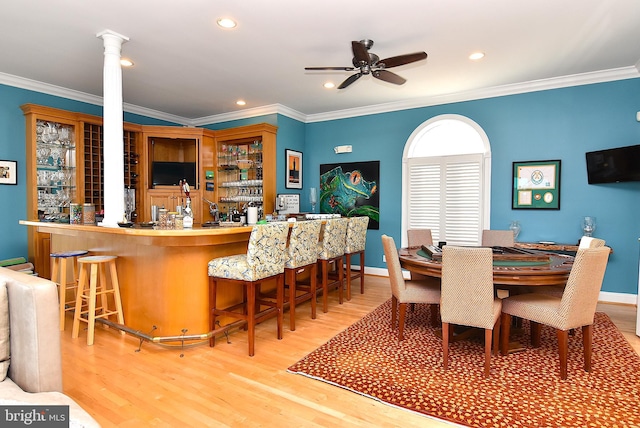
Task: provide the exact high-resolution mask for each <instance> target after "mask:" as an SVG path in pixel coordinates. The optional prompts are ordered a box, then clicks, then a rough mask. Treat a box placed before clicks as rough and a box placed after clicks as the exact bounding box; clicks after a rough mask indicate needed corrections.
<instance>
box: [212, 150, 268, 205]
mask: <svg viewBox="0 0 640 428" xmlns="http://www.w3.org/2000/svg"><path fill="white" fill-rule="evenodd" d="M217 158H218V177H219V178H218V183H219V184H218V186H219V189H218V190H219V198H218V202H219V205H220V210H221V211H222V213H223V215H224V214H229V213H230V212H234V211H238V212H242V211H244V209H245V208H246V207H247V206H256V207H258V211H259V212H262V206H263V201H264V196H263V180H262V179H263V168H262V166H263V164H262V162H263V156H262V141H261V140H259V139H256V140H253V141H248V142H225V143H224V144H222V143H220V144H219V145H218V156H217Z"/></svg>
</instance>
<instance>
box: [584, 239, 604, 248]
mask: <svg viewBox="0 0 640 428" xmlns="http://www.w3.org/2000/svg"><path fill="white" fill-rule="evenodd" d="M604 244H605V241H604V239H598V238H593V237H591V236H583V237H582V238H580V245H578V249H583V248H599V247H604Z"/></svg>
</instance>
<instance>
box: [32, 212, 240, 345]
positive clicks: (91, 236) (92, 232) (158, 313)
mask: <svg viewBox="0 0 640 428" xmlns="http://www.w3.org/2000/svg"><path fill="white" fill-rule="evenodd" d="M20 224H22V225H26V226H29V227H33V228H35V229H37V231H39V232H42V233H49V234H51V252H58V251H68V250H82V249H84V250H89V251H90V252H91V254H93V255H100V254H112V255H115V256H118V259H117V261H116V265H117V268H118V279H119V282H120V291H121V295H122V304H123V310H124V320H125V324H126V325H127V327H129V328H132V329H134V330H139V331H141V332H143V333H150V332H151V331H152V329H153V327H154V326H156V328H157V329H156V330H155V331H154V332H153V334H154V335H156V336H172V335H180V334H182V330H183V329H187V332H186V334H188V335H191V334H202V333H207V332H208V331H209V313H208V310H209V308H208V305H209V277H208V275H207V263H208V262H209V260H211V259H213V258H216V257H222V256H228V255H232V254H242V253H246V251H247V244H248V242H249V235H250V233H251V229H252V228H251V227H250V226H243V227H213V228H199V227H194V228H193V229H185V230H154V229H151V228H109V227H100V226H89V225H70V224H60V223H47V222H40V221H24V220H23V221H20ZM241 296H242V294H241V290H240V289H239V288H238V289H233V288H230V289H227V290H223V292H222V293H221V294H219V297H218V299H219V301H220V299H222V301H221V303H222V304H225V303H227V302H226V301H228V302H230V303H232V302H234V301H237V300H239V299H240V298H241ZM223 325H224V322H223Z"/></svg>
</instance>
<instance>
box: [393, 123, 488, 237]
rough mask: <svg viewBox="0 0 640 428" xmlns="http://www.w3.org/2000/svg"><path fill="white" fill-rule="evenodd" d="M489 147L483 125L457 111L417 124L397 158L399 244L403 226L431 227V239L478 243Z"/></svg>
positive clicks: (483, 217) (485, 212)
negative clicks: (399, 173)
mask: <svg viewBox="0 0 640 428" xmlns="http://www.w3.org/2000/svg"><path fill="white" fill-rule="evenodd" d="M490 201H491V148H490V145H489V139H488V138H487V135H486V134H485V132H484V131H483V130H482V128H481V127H480V126H479V125H478V124H477V123H475V122H474V121H472V120H471V119H469V118H467V117H464V116H459V115H441V116H437V117H434V118H432V119H430V120H428V121H426V122H424V123H423V124H421V125H420V126H419V127H418V128H416V130H415V131H414V132H413V133H412V134H411V136H410V137H409V139H408V140H407V143H406V144H405V148H404V154H403V158H402V207H403V210H402V244H403V246H406V243H407V241H406V236H407V229H431V233H432V235H433V239H434V242H437V241H447V243H450V244H456V245H479V244H480V242H481V237H482V229H485V228H486V229H488V228H489V209H490Z"/></svg>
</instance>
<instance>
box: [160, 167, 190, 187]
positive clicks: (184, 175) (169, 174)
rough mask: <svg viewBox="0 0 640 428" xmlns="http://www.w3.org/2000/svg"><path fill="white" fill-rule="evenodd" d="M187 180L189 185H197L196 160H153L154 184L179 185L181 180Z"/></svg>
mask: <svg viewBox="0 0 640 428" xmlns="http://www.w3.org/2000/svg"><path fill="white" fill-rule="evenodd" d="M184 179H186V180H187V183H189V186H191V187H192V188H195V187H196V163H195V162H152V163H151V183H152V184H153V185H154V186H177V185H178V184H180V180H184Z"/></svg>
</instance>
